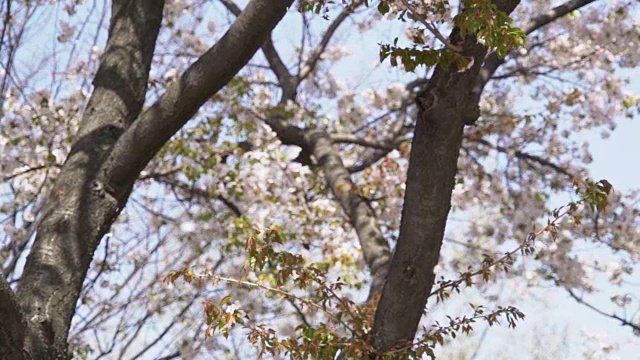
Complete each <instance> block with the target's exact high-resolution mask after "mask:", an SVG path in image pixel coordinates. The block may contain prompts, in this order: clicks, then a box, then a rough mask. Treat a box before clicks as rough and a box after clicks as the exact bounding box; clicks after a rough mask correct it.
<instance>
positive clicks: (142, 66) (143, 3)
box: [0, 0, 164, 359]
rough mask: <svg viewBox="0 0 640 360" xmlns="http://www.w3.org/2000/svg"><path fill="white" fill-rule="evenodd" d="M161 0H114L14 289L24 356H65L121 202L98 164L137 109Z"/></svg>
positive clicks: (147, 71)
mask: <svg viewBox="0 0 640 360" xmlns="http://www.w3.org/2000/svg"><path fill="white" fill-rule="evenodd" d="M163 4H164V3H163V2H162V1H157V0H138V1H123V0H114V2H113V5H112V11H111V13H112V19H111V24H110V26H109V38H108V41H107V47H106V49H105V52H104V54H103V55H102V57H101V60H100V66H99V68H98V72H97V73H96V76H95V78H94V82H93V83H94V86H95V88H94V91H93V93H92V95H91V98H90V100H89V103H88V105H87V108H86V110H85V113H84V117H83V121H82V123H81V125H80V130H79V132H78V134H77V141H76V142H75V144H74V145H73V147H72V149H71V153H70V154H69V156H68V158H67V160H66V162H65V164H64V166H63V168H62V170H61V172H60V175H59V176H58V179H57V181H56V184H55V185H54V187H53V189H52V191H51V194H50V196H49V198H48V199H47V200H46V203H45V206H44V208H43V216H42V219H41V222H40V224H39V226H38V228H37V235H36V240H35V242H34V245H33V248H32V250H31V253H30V254H29V256H28V258H27V262H26V264H25V268H24V272H23V276H22V279H21V281H20V284H19V287H18V290H17V295H18V298H19V301H20V303H21V305H22V307H23V308H24V311H25V316H26V319H27V320H28V324H29V327H30V328H31V329H32V331H31V332H30V333H29V336H26V337H25V338H24V339H23V341H24V343H23V349H24V350H25V351H26V352H27V353H28V354H29V356H30V358H33V359H54V358H55V359H58V358H60V359H64V358H67V357H68V354H67V335H68V331H69V326H70V324H71V319H72V317H73V314H74V313H75V308H76V301H77V299H78V296H79V294H80V291H81V289H82V283H83V281H84V278H85V276H86V273H87V270H88V268H89V266H90V263H91V258H92V255H93V251H94V249H95V247H96V246H97V245H98V242H99V241H100V239H101V237H102V235H103V234H104V233H105V232H106V230H107V229H108V227H109V226H110V225H111V222H112V221H113V219H115V216H117V214H118V212H119V209H121V207H122V205H123V204H119V203H118V201H117V200H116V199H113V198H111V197H109V196H105V194H104V189H103V186H102V183H101V182H100V181H99V180H98V174H99V167H100V164H101V163H102V162H103V159H104V158H105V154H107V153H108V151H109V149H110V148H111V147H112V145H113V144H114V143H115V141H116V140H117V138H118V136H119V135H120V134H121V133H122V132H123V131H124V129H125V128H126V127H127V126H128V125H129V124H130V123H131V122H132V121H133V119H135V118H136V117H137V116H138V114H139V112H140V110H141V108H142V104H143V102H144V96H145V93H146V87H147V78H148V73H149V69H150V66H151V58H152V55H153V50H154V46H155V43H156V37H157V34H158V30H159V28H160V23H161V20H162V9H163ZM128 189H130V186H129V187H128V188H127V190H128ZM105 219H109V220H110V221H106V220H105ZM1 324H2V325H0V326H4V322H2V323H1ZM16 359H19V358H18V357H16Z"/></svg>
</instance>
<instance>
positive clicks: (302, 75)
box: [298, 1, 362, 81]
mask: <svg viewBox="0 0 640 360" xmlns="http://www.w3.org/2000/svg"><path fill="white" fill-rule="evenodd" d="M361 3H362V2H361V1H354V2H353V4H352V6H348V7H346V8H345V9H344V10H342V12H341V13H340V14H339V15H338V16H336V18H335V20H333V22H332V23H331V25H329V27H328V28H327V30H326V31H325V33H324V35H323V36H322V39H321V40H320V43H319V44H318V46H316V48H315V49H314V50H313V52H312V53H311V56H310V57H309V59H307V61H306V63H305V64H304V65H303V66H302V67H301V68H300V69H299V73H298V78H299V81H302V80H304V79H306V78H307V77H308V76H309V75H310V74H311V73H312V72H313V70H315V68H316V65H317V63H318V61H320V58H321V57H322V54H323V53H324V50H325V49H326V48H327V46H328V45H329V42H330V41H331V38H332V37H333V34H334V33H335V32H336V30H338V28H339V27H340V25H341V24H342V23H343V22H344V21H345V20H346V19H347V18H348V17H349V16H350V15H351V13H353V10H354V9H355V8H356V7H358V6H360V4H361Z"/></svg>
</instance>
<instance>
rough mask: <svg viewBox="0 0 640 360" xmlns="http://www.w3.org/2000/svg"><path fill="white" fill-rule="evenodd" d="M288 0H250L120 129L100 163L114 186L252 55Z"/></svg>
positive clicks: (148, 157) (133, 172) (147, 158)
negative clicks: (204, 49)
mask: <svg viewBox="0 0 640 360" xmlns="http://www.w3.org/2000/svg"><path fill="white" fill-rule="evenodd" d="M292 2H293V0H252V1H251V2H250V3H249V4H248V5H247V7H246V8H245V9H244V10H243V11H242V13H241V14H240V16H239V17H238V19H237V20H236V21H235V22H234V23H233V24H232V25H231V27H230V28H229V30H228V31H227V33H226V34H225V35H224V36H223V37H222V38H221V39H220V41H218V42H217V43H216V44H215V45H214V46H213V47H212V48H211V49H209V50H208V51H207V52H206V53H204V54H203V55H202V56H201V57H200V58H199V59H198V60H197V61H196V62H195V63H193V64H192V65H191V66H190V67H189V68H188V69H187V70H186V71H185V73H184V74H183V75H182V76H181V77H180V79H179V80H178V81H176V82H175V83H173V84H171V85H170V86H169V87H168V88H167V91H166V92H165V94H163V95H162V96H161V97H160V99H158V101H157V102H156V103H155V104H153V105H152V106H151V107H150V108H149V109H148V110H146V111H145V112H144V113H143V114H142V115H141V116H140V118H139V119H138V120H137V121H135V122H134V123H133V124H132V126H131V127H130V128H129V129H128V130H127V132H125V133H124V134H123V135H122V136H121V137H120V139H119V140H118V142H117V144H116V145H115V147H114V149H113V152H112V153H111V155H110V156H109V159H108V161H107V164H106V166H105V169H104V170H105V173H106V174H107V175H106V176H107V178H108V179H109V180H110V181H112V183H111V185H112V187H113V190H114V191H115V192H116V194H117V193H119V192H122V191H123V189H124V188H125V187H126V186H127V184H126V183H124V182H123V181H122V179H133V178H135V177H137V175H138V174H139V173H140V171H141V170H142V169H143V168H144V167H145V166H146V164H147V163H148V162H149V161H150V160H151V159H152V158H153V156H154V155H155V154H156V153H157V152H158V151H159V150H160V148H161V147H162V146H163V145H164V144H165V143H166V142H167V141H168V140H169V139H170V138H171V136H172V135H173V134H175V132H176V131H178V130H179V129H180V128H181V127H182V126H183V125H184V124H185V123H186V122H187V121H188V120H189V119H190V118H191V117H192V116H193V115H194V114H195V113H196V112H197V110H198V109H199V108H200V106H201V105H202V104H204V102H205V101H207V100H208V99H209V98H210V97H211V96H213V95H214V94H215V93H216V92H217V91H218V90H220V89H221V88H222V87H223V86H224V85H226V84H227V83H228V82H229V81H230V80H231V79H232V78H233V76H235V74H236V73H237V72H238V71H239V70H240V69H241V68H242V67H243V66H244V64H246V63H247V62H248V61H249V60H250V59H251V57H253V55H254V54H255V52H256V51H257V49H259V48H260V46H261V45H262V44H263V43H264V41H265V39H266V37H267V36H268V34H269V33H270V32H271V30H272V29H273V28H274V27H275V25H276V24H277V23H278V22H279V21H280V19H281V18H282V17H283V16H284V14H285V12H286V10H287V8H288V7H289V6H290V5H291V3H292Z"/></svg>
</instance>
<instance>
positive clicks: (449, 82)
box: [371, 0, 518, 353]
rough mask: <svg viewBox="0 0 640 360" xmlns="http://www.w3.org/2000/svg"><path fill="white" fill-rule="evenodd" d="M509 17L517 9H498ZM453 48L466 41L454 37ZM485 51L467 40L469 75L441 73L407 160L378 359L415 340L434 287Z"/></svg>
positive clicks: (421, 103)
mask: <svg viewBox="0 0 640 360" xmlns="http://www.w3.org/2000/svg"><path fill="white" fill-rule="evenodd" d="M496 4H497V5H498V7H499V9H500V10H502V11H504V12H506V13H510V12H511V11H513V9H514V8H515V6H516V5H517V4H518V1H513V0H512V1H500V2H496ZM450 39H451V42H452V43H458V42H459V41H461V40H463V39H460V38H459V35H458V32H457V30H455V29H454V31H453V32H452V35H451V37H450ZM486 53H487V50H486V48H485V47H484V46H482V45H480V44H478V43H477V41H476V39H475V38H474V37H472V36H468V37H467V38H466V39H464V45H463V54H464V55H466V56H472V57H473V58H474V66H473V67H472V68H471V69H468V70H467V71H465V72H456V71H455V70H456V69H443V68H441V67H436V69H435V70H434V73H433V75H432V77H431V79H430V80H429V83H428V84H427V87H426V90H425V91H424V92H423V93H421V94H420V95H418V97H417V98H416V103H417V104H418V107H419V108H420V111H419V113H418V119H417V122H416V128H415V132H414V138H413V142H412V147H411V155H410V159H409V169H408V174H407V188H406V193H405V200H404V207H403V211H402V221H401V224H400V236H399V238H398V243H397V246H396V249H395V253H394V256H393V258H392V260H391V266H390V270H389V274H388V276H387V280H386V282H385V285H384V288H383V290H382V295H381V298H380V302H379V303H378V308H377V310H376V315H375V320H374V324H373V329H372V334H371V342H372V344H373V346H374V347H375V348H376V350H377V351H378V353H383V352H386V351H389V350H391V349H393V348H394V347H398V346H402V345H406V344H407V343H410V342H411V341H412V340H413V337H414V336H415V333H416V330H417V327H418V324H419V322H420V319H421V317H422V313H423V310H424V307H425V305H426V303H427V298H428V296H429V293H430V291H431V288H432V287H433V283H434V277H435V276H434V273H433V268H434V267H435V265H436V264H437V263H438V259H439V256H440V248H441V246H442V239H443V237H444V230H445V224H446V222H447V216H448V214H449V209H450V207H451V191H452V190H453V187H454V180H455V175H456V168H457V162H458V154H459V153H460V146H461V142H462V133H463V128H464V126H465V125H466V124H470V123H473V122H474V121H475V120H476V119H477V118H478V116H479V108H478V101H477V100H476V99H475V97H474V96H473V89H474V85H475V84H476V81H477V78H478V73H479V71H480V67H481V64H482V63H483V61H484V58H485V56H486Z"/></svg>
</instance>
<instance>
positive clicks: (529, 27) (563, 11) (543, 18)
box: [473, 0, 597, 100]
mask: <svg viewBox="0 0 640 360" xmlns="http://www.w3.org/2000/svg"><path fill="white" fill-rule="evenodd" d="M595 1H597V0H570V1H567V2H566V3H564V4H562V5H558V6H556V7H554V8H553V9H551V10H550V11H548V12H546V13H544V14H541V15H539V16H537V17H536V18H534V19H533V20H531V21H530V22H529V23H527V24H526V25H524V26H523V27H522V31H523V32H524V33H525V34H527V35H529V34H531V33H532V32H534V31H536V30H538V29H540V28H542V27H544V26H545V25H548V24H549V23H551V22H553V21H554V20H557V19H559V18H561V17H563V16H565V15H567V14H569V13H570V12H572V11H574V10H578V9H580V8H581V7H583V6H586V5H589V4H591V3H593V2H595ZM504 62H505V59H500V57H498V54H497V53H496V52H492V53H491V54H489V55H488V56H487V57H486V58H485V60H484V64H483V65H482V69H480V76H478V81H477V82H476V85H475V87H474V90H473V92H474V95H475V97H476V98H477V99H478V100H480V97H481V96H482V90H483V89H484V87H485V86H486V85H487V83H488V82H489V80H491V78H492V77H493V74H495V72H496V71H497V70H498V68H499V67H500V65H502V64H503V63H504Z"/></svg>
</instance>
